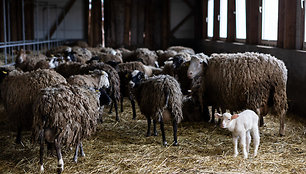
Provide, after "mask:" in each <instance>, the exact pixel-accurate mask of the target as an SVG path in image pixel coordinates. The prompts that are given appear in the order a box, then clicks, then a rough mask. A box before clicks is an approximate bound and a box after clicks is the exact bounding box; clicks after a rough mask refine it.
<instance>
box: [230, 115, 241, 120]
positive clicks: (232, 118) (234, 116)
mask: <svg viewBox="0 0 306 174" xmlns="http://www.w3.org/2000/svg"><path fill="white" fill-rule="evenodd" d="M238 117H239V115H238V114H234V115H232V117H231V120H234V119H236V118H238Z"/></svg>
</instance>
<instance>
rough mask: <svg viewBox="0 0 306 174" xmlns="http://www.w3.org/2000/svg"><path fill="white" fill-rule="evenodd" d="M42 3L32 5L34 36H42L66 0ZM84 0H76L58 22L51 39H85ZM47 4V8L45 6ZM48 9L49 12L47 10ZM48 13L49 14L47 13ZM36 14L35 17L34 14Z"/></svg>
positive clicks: (48, 0) (47, 0)
mask: <svg viewBox="0 0 306 174" xmlns="http://www.w3.org/2000/svg"><path fill="white" fill-rule="evenodd" d="M44 2H45V3H44V4H40V5H39V6H38V7H37V6H35V7H34V20H35V22H34V23H35V26H34V30H35V38H39V39H42V38H44V37H45V36H46V35H47V33H48V31H49V30H50V28H51V26H52V25H53V24H54V23H56V20H57V18H58V16H59V15H60V13H61V12H62V9H63V8H64V7H65V5H66V3H67V2H68V1H67V0H65V1H63V0H46V1H44ZM84 4H85V3H84V2H83V1H80V0H76V1H75V3H74V4H73V6H72V7H71V9H70V10H69V12H68V13H67V14H66V16H65V18H64V19H63V21H62V22H61V23H60V24H58V27H57V29H56V31H55V33H54V34H53V36H52V39H85V38H86V35H87V33H86V32H87V28H85V26H86V25H84V22H86V20H85V18H84V10H85V8H84ZM48 6H49V8H47V7H48ZM48 9H49V10H48ZM48 11H49V12H48ZM48 13H49V14H48ZM36 14H38V15H37V18H36V17H35V15H36Z"/></svg>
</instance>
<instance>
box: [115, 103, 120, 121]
mask: <svg viewBox="0 0 306 174" xmlns="http://www.w3.org/2000/svg"><path fill="white" fill-rule="evenodd" d="M114 106H115V111H116V121H119V115H118V105H117V100H116V99H114Z"/></svg>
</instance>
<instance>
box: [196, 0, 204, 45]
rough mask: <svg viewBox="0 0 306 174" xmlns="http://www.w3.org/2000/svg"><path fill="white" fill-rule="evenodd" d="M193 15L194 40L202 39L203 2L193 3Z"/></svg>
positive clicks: (200, 0)
mask: <svg viewBox="0 0 306 174" xmlns="http://www.w3.org/2000/svg"><path fill="white" fill-rule="evenodd" d="M195 3H196V4H195V9H194V11H195V15H194V39H195V40H202V39H203V26H204V14H203V0H196V1H195Z"/></svg>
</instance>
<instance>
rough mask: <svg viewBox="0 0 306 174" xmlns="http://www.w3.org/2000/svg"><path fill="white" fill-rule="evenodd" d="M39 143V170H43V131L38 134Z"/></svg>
mask: <svg viewBox="0 0 306 174" xmlns="http://www.w3.org/2000/svg"><path fill="white" fill-rule="evenodd" d="M39 144H40V149H39V164H40V172H44V162H43V159H44V148H45V147H44V131H41V132H40V135H39Z"/></svg>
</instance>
